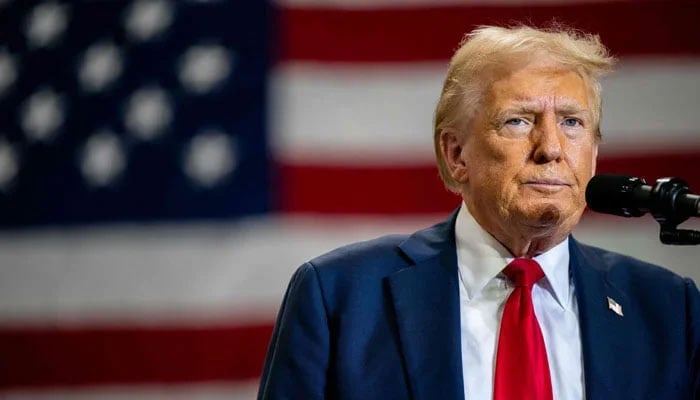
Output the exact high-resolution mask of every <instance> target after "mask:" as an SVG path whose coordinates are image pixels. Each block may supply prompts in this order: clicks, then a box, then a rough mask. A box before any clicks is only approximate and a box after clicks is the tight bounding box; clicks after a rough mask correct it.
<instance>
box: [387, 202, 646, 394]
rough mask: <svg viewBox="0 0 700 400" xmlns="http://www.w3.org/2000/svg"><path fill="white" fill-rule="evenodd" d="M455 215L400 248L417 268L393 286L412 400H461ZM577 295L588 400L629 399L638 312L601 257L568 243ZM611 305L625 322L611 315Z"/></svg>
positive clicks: (395, 276)
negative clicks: (635, 314)
mask: <svg viewBox="0 0 700 400" xmlns="http://www.w3.org/2000/svg"><path fill="white" fill-rule="evenodd" d="M456 216H457V212H456V211H455V212H454V213H452V215H451V216H450V218H448V219H447V221H445V222H443V223H441V224H438V225H435V226H433V227H430V228H428V229H425V230H422V231H419V232H416V233H415V234H413V235H412V236H411V237H409V238H408V239H407V240H406V241H404V242H403V243H401V244H400V245H399V249H400V250H401V251H402V253H403V254H404V255H405V256H406V257H407V258H408V259H409V260H411V262H412V263H413V265H412V266H410V267H408V268H405V269H402V270H400V271H398V272H396V273H394V274H392V275H391V276H389V278H388V284H389V288H390V291H391V296H392V300H393V305H394V310H395V312H396V322H397V326H398V333H399V340H400V343H401V347H402V350H403V355H404V362H405V371H406V374H407V376H408V381H409V385H410V390H411V392H412V394H413V398H414V399H416V400H421V399H434V398H440V399H462V398H463V396H464V382H463V375H462V374H463V373H462V361H461V326H460V310H459V279H458V274H457V255H456V246H455V237H454V224H455V219H456ZM569 253H570V268H571V274H572V278H573V281H574V285H575V288H576V300H577V303H578V314H579V323H580V329H581V342H582V343H581V351H582V353H583V354H582V356H583V368H584V375H585V391H586V398H587V399H612V398H625V388H626V387H628V385H630V384H632V382H631V379H633V374H630V373H629V372H630V371H629V368H630V367H631V366H629V365H624V364H623V360H625V359H627V358H628V356H629V355H630V354H634V353H633V352H634V348H633V347H632V346H633V341H631V340H630V339H629V334H630V333H632V334H633V328H632V327H631V326H630V324H631V320H632V318H633V317H632V316H628V315H626V314H627V313H628V312H630V313H633V312H634V310H633V308H632V306H631V305H630V304H629V301H628V299H627V297H626V296H625V294H624V293H623V292H622V291H620V290H618V289H617V288H616V287H615V286H614V285H613V284H612V283H611V282H610V281H609V279H608V272H609V265H608V263H607V262H606V261H605V260H604V259H603V258H602V257H601V256H600V255H599V254H598V253H596V252H594V251H592V250H591V249H590V248H588V247H586V246H582V245H581V244H579V243H578V242H577V241H576V240H575V239H574V238H573V237H571V238H570V240H569ZM608 299H612V300H613V302H615V303H617V304H618V305H619V306H620V307H621V309H622V312H623V314H625V315H623V316H620V315H618V314H617V313H616V312H614V311H613V310H612V309H610V304H609V302H608Z"/></svg>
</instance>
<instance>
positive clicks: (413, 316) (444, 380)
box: [388, 212, 464, 400]
mask: <svg viewBox="0 0 700 400" xmlns="http://www.w3.org/2000/svg"><path fill="white" fill-rule="evenodd" d="M456 215H457V213H456V212H454V213H453V214H452V215H451V216H450V218H449V219H448V220H447V221H446V222H443V223H441V224H438V225H435V226H433V227H431V228H428V229H425V230H423V231H419V232H416V233H415V234H413V235H412V236H411V237H409V238H408V239H407V240H406V241H405V242H403V243H401V244H400V245H399V248H400V249H401V251H402V252H403V254H404V255H405V256H406V257H407V258H408V259H410V260H411V262H412V263H413V265H412V266H410V267H408V268H405V269H403V270H401V271H398V272H396V273H394V274H393V275H391V276H389V278H388V283H389V288H390V291H391V297H392V300H393V305H394V310H395V312H396V323H397V326H398V333H399V340H400V343H401V347H402V350H403V356H404V363H405V364H404V365H405V372H406V375H407V377H408V382H409V386H410V390H411V392H412V394H413V398H414V399H416V400H421V399H424V400H428V399H437V398H439V399H463V398H464V389H463V387H464V383H463V379H462V357H461V354H462V352H461V339H460V331H461V329H460V314H459V286H458V276H457V255H456V249H455V239H454V224H455V218H456Z"/></svg>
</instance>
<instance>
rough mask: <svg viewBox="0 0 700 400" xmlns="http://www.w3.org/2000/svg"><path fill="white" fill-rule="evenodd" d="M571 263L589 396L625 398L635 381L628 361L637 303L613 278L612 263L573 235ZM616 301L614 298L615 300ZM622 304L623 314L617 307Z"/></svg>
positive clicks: (570, 246) (570, 249) (570, 244)
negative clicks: (610, 271) (619, 312)
mask: <svg viewBox="0 0 700 400" xmlns="http://www.w3.org/2000/svg"><path fill="white" fill-rule="evenodd" d="M569 251H570V255H571V261H570V267H571V273H572V276H573V280H574V285H575V288H576V300H577V302H578V314H579V324H580V330H581V351H582V353H583V354H582V356H583V368H584V375H585V386H586V398H587V399H621V398H625V397H626V396H625V388H627V387H628V386H629V385H630V384H632V383H633V382H630V380H631V379H634V378H633V375H634V374H632V373H631V368H633V366H630V365H625V364H624V360H628V359H629V357H630V356H632V355H634V351H635V350H634V348H633V347H632V346H633V343H634V340H630V335H634V328H633V327H632V324H633V319H634V317H633V315H629V314H633V313H634V310H633V305H631V304H629V300H628V298H627V297H626V296H625V294H624V293H623V292H621V291H619V290H618V289H617V288H615V286H614V285H613V284H612V283H611V282H610V281H609V279H608V278H609V276H608V272H609V268H610V266H609V265H608V263H607V262H606V261H605V259H603V258H602V257H601V256H600V255H599V253H597V252H594V251H592V250H591V249H590V248H589V247H587V246H582V245H581V244H579V243H578V242H577V241H576V240H574V239H573V237H572V238H570V240H569ZM611 301H612V302H611ZM615 304H617V305H619V308H617V310H618V311H621V312H622V314H623V315H619V314H618V313H617V312H616V311H615V309H616V307H615Z"/></svg>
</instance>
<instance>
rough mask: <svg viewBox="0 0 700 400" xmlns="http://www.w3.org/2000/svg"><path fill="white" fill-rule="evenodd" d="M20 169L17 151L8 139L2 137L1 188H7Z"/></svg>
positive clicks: (0, 160) (0, 142)
mask: <svg viewBox="0 0 700 400" xmlns="http://www.w3.org/2000/svg"><path fill="white" fill-rule="evenodd" d="M17 171H19V160H18V156H17V152H16V151H15V149H14V148H13V147H12V145H10V144H9V143H8V142H7V141H6V140H4V139H0V190H3V191H5V190H7V189H9V187H10V184H11V183H12V180H13V179H14V178H15V176H16V175H17Z"/></svg>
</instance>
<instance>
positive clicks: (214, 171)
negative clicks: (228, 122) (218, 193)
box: [184, 130, 238, 188]
mask: <svg viewBox="0 0 700 400" xmlns="http://www.w3.org/2000/svg"><path fill="white" fill-rule="evenodd" d="M184 161H185V165H184V169H185V173H186V174H187V176H188V177H189V178H190V179H191V180H192V181H194V182H195V183H197V184H198V185H200V186H203V187H206V188H211V187H213V186H215V185H216V184H218V183H219V182H221V181H222V180H223V179H225V178H226V177H227V176H228V175H230V174H231V172H232V171H233V170H234V169H235V168H236V165H237V163H238V160H237V157H236V144H235V143H234V141H233V140H232V139H231V137H230V136H229V135H227V134H225V133H223V132H220V131H216V130H206V131H203V132H201V133H199V134H198V135H197V136H195V137H193V138H192V140H191V141H190V143H189V145H188V147H187V150H186V153H185V160H184Z"/></svg>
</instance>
